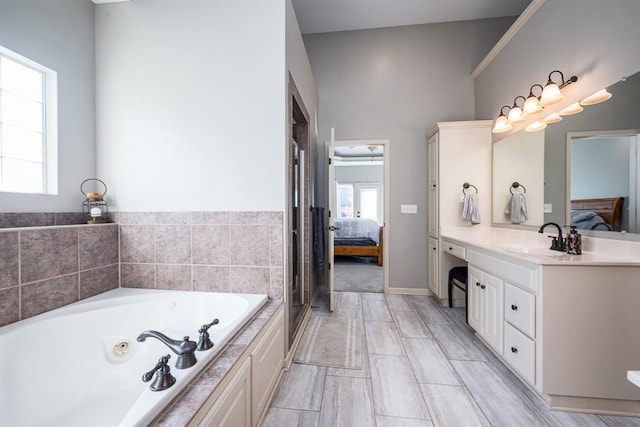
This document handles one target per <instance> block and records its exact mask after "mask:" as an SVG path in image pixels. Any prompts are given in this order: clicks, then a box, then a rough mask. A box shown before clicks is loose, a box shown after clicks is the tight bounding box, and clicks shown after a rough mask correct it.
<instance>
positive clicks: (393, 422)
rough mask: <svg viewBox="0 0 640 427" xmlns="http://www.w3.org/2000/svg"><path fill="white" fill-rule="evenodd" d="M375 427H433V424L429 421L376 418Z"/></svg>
mask: <svg viewBox="0 0 640 427" xmlns="http://www.w3.org/2000/svg"><path fill="white" fill-rule="evenodd" d="M376 427H433V423H432V422H431V421H429V420H416V419H413V418H398V417H383V416H377V417H376Z"/></svg>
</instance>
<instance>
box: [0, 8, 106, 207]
mask: <svg viewBox="0 0 640 427" xmlns="http://www.w3.org/2000/svg"><path fill="white" fill-rule="evenodd" d="M0 45H2V46H4V47H6V48H8V49H10V50H12V51H14V52H17V53H19V54H20V55H23V56H25V57H27V58H29V59H32V60H34V61H36V62H38V63H40V64H42V65H44V66H46V67H48V68H50V69H52V70H54V71H56V72H57V73H58V194H57V195H34V194H16V193H0V211H2V212H67V211H70V212H75V211H81V203H82V200H83V199H84V196H83V195H82V193H80V184H81V183H82V181H83V180H85V179H86V178H91V177H93V176H94V174H95V168H96V165H95V92H94V19H93V4H92V3H91V2H90V1H89V0H56V1H55V2H52V1H50V0H2V1H0Z"/></svg>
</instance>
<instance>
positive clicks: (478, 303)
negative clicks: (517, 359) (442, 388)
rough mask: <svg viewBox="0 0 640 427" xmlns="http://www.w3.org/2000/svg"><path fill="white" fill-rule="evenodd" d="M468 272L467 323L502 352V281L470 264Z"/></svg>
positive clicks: (497, 351) (495, 348) (498, 351)
mask: <svg viewBox="0 0 640 427" xmlns="http://www.w3.org/2000/svg"><path fill="white" fill-rule="evenodd" d="M468 274H469V275H468V279H467V281H468V285H467V289H468V290H469V325H470V326H471V327H472V328H474V329H475V331H476V332H477V333H478V335H480V337H481V338H482V339H483V340H484V341H485V342H486V343H487V344H489V345H490V346H491V348H493V350H494V351H495V352H496V353H498V354H502V335H503V330H504V325H503V323H504V311H503V302H502V301H503V291H504V281H503V280H502V279H500V278H498V277H496V276H494V275H492V274H489V273H487V272H485V271H482V270H480V269H478V268H475V267H473V266H471V265H470V266H469V273H468Z"/></svg>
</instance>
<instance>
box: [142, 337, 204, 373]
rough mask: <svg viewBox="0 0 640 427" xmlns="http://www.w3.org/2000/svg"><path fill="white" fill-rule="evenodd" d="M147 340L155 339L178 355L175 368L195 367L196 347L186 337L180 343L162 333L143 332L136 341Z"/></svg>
mask: <svg viewBox="0 0 640 427" xmlns="http://www.w3.org/2000/svg"><path fill="white" fill-rule="evenodd" d="M147 338H155V339H157V340H159V341H161V342H162V343H164V344H165V345H166V346H167V347H169V349H170V350H171V351H173V352H174V353H175V354H177V355H178V359H177V360H176V368H178V369H186V368H190V367H191V366H193V365H195V364H196V362H197V361H198V360H197V359H196V356H195V351H196V346H197V345H198V344H197V343H196V342H195V341H190V340H189V337H188V336H185V337H184V338H183V339H182V341H180V340H174V339H171V338H169V337H168V336H166V335H165V334H163V333H160V332H158V331H144V332H143V333H141V334H140V335H139V336H138V338H137V340H138V342H142V341H144V340H146V339H147Z"/></svg>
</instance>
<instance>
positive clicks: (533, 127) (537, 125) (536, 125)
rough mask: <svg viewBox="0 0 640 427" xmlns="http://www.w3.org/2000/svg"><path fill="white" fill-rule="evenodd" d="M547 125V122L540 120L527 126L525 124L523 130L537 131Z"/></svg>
mask: <svg viewBox="0 0 640 427" xmlns="http://www.w3.org/2000/svg"><path fill="white" fill-rule="evenodd" d="M546 127H547V124H546V123H544V122H541V121H537V122H533V123H531V124H530V125H529V126H527V127H526V128H525V129H524V131H525V132H537V131H539V130H542V129H544V128H546Z"/></svg>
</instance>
